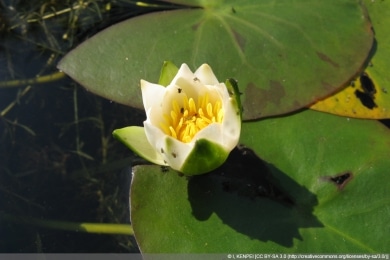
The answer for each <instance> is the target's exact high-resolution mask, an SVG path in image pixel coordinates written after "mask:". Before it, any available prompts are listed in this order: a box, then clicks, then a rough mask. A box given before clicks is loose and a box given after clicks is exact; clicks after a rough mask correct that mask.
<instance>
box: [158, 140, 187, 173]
mask: <svg viewBox="0 0 390 260" xmlns="http://www.w3.org/2000/svg"><path fill="white" fill-rule="evenodd" d="M163 144H164V147H165V148H164V151H165V154H164V155H165V157H164V160H166V161H167V163H168V165H169V166H170V167H171V168H172V169H174V170H177V171H180V169H181V168H182V167H183V164H184V162H185V161H186V160H187V157H188V155H189V154H190V153H191V151H192V149H193V144H191V143H183V142H180V141H179V140H177V139H175V138H173V137H171V136H166V138H165V139H164V142H163Z"/></svg>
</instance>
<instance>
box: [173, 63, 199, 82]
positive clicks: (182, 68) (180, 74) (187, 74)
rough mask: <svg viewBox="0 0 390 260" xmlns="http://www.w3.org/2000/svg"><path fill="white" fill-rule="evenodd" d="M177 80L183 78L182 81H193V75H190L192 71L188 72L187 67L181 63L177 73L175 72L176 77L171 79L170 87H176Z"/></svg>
mask: <svg viewBox="0 0 390 260" xmlns="http://www.w3.org/2000/svg"><path fill="white" fill-rule="evenodd" d="M179 78H184V79H188V80H190V79H192V80H193V79H194V78H195V75H194V73H192V71H191V70H190V68H189V67H188V65H187V64H185V63H183V64H182V65H181V66H180V69H179V71H178V72H177V74H176V76H175V77H174V78H173V80H172V82H171V84H170V85H177V84H176V81H177V80H178V79H179Z"/></svg>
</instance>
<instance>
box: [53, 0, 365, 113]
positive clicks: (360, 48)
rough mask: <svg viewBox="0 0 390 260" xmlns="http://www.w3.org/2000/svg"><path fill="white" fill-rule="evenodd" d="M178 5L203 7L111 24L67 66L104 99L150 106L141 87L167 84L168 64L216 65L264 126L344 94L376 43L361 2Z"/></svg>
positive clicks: (228, 0) (304, 0) (65, 62)
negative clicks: (161, 80)
mask: <svg viewBox="0 0 390 260" xmlns="http://www.w3.org/2000/svg"><path fill="white" fill-rule="evenodd" d="M176 2H179V3H182V4H192V5H193V6H197V7H198V8H188V9H181V10H174V11H165V12H155V13H150V14H147V15H142V16H138V17H135V18H132V19H129V20H128V21H125V22H122V23H120V24H117V25H115V26H112V27H110V28H108V29H106V30H104V31H102V32H101V33H99V34H97V35H96V36H94V37H93V38H91V39H89V40H87V41H86V42H85V43H83V44H81V45H80V46H79V47H77V48H76V49H75V50H73V51H72V52H70V53H69V54H67V55H66V56H65V57H64V59H63V60H62V61H61V62H60V63H59V65H58V68H59V69H61V70H63V71H64V72H65V73H67V74H68V75H70V76H71V77H72V78H74V79H75V80H76V81H78V82H79V83H81V84H82V85H84V86H85V87H86V88H87V89H88V90H90V91H92V92H94V93H96V94H98V95H101V96H103V97H106V98H108V99H110V100H113V101H116V102H119V103H122V104H126V105H129V106H132V107H136V108H140V109H142V99H141V91H140V89H139V81H140V79H145V80H148V81H150V82H158V76H159V72H160V68H161V65H162V64H163V62H164V61H172V62H173V63H175V64H176V65H177V66H179V65H180V64H181V63H187V64H188V65H189V66H190V67H191V69H195V68H197V67H199V66H200V65H201V64H202V63H208V64H209V65H210V66H211V67H212V68H213V70H214V72H215V74H216V75H217V77H218V78H219V79H220V81H221V82H224V81H225V79H226V78H235V79H237V80H238V83H239V87H240V90H241V92H242V93H243V95H242V101H243V107H244V113H243V118H244V119H255V118H260V117H264V116H269V115H275V114H281V113H286V112H290V111H292V110H296V109H298V108H301V107H304V106H307V105H308V104H309V103H312V102H313V101H314V100H318V99H320V98H322V97H324V96H327V95H328V94H329V93H331V92H334V91H336V90H337V89H339V88H340V87H341V86H343V85H345V83H346V82H348V81H349V80H350V79H351V78H352V77H353V76H354V75H356V73H357V71H359V70H360V69H361V67H362V65H363V63H364V61H365V60H366V58H367V56H368V53H369V51H370V49H371V46H372V42H373V35H372V31H371V24H370V22H369V20H368V18H367V16H366V13H365V11H364V8H363V6H362V5H361V3H360V1H358V0H329V1H310V0H301V1H277V0H262V1H258V0H251V1H250V0H246V1H239V2H237V1H233V0H226V1H196V2H193V1H176ZM346 46H347V47H346Z"/></svg>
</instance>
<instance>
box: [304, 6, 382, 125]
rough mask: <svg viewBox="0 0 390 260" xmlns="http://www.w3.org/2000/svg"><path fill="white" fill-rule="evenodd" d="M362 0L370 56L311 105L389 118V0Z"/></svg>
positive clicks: (359, 115)
mask: <svg viewBox="0 0 390 260" xmlns="http://www.w3.org/2000/svg"><path fill="white" fill-rule="evenodd" d="M364 2H365V4H366V6H367V9H368V11H369V14H370V18H371V21H372V25H373V27H374V30H375V40H376V41H375V48H374V50H373V56H372V59H371V60H370V62H369V63H368V66H367V67H366V69H365V72H363V73H362V74H361V75H359V77H358V78H357V79H355V80H353V81H352V82H351V84H350V85H349V86H347V87H346V88H345V89H343V90H341V91H340V92H338V93H336V94H334V95H332V96H330V97H328V98H326V99H324V100H321V101H319V102H316V103H315V104H314V105H312V106H311V107H310V108H311V109H315V110H318V111H323V112H328V113H332V114H337V115H342V116H348V117H355V118H371V119H383V118H390V88H389V87H388V84H389V82H390V74H389V73H388V72H389V70H390V27H389V26H388V25H389V23H390V2H388V1H371V0H366V1H364ZM362 83H363V84H362ZM362 85H363V87H362Z"/></svg>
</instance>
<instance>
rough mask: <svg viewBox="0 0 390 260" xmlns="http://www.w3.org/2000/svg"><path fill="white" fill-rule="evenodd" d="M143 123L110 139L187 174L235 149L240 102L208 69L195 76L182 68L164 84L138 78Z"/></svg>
mask: <svg viewBox="0 0 390 260" xmlns="http://www.w3.org/2000/svg"><path fill="white" fill-rule="evenodd" d="M141 90H142V98H143V104H144V107H145V111H146V115H147V119H146V121H145V122H144V127H143V128H142V127H134V126H133V127H126V128H122V129H118V130H115V131H114V136H116V137H117V138H118V139H120V140H121V141H122V142H124V143H125V144H126V145H127V146H128V147H129V148H131V149H132V150H133V151H134V152H136V153H138V154H139V155H140V156H142V157H144V158H145V159H147V160H149V161H151V162H153V163H156V164H159V165H168V166H170V167H171V168H173V169H175V170H177V171H180V172H182V173H184V174H187V175H195V174H202V173H206V172H209V171H211V170H214V169H215V168H217V167H219V166H220V165H221V164H222V163H223V162H224V161H225V160H226V158H227V157H228V155H229V153H230V151H231V150H232V149H233V148H234V147H235V146H236V145H237V143H238V140H239V137H240V131H241V111H240V107H239V102H237V100H236V98H235V97H234V96H233V95H232V93H229V91H228V89H227V87H226V85H225V84H224V83H219V82H218V80H217V78H216V77H215V75H214V73H213V71H212V70H211V68H210V66H209V65H207V64H203V65H202V66H200V67H199V68H198V69H197V70H196V72H195V73H192V71H191V70H190V69H189V68H188V66H187V65H186V64H183V65H182V66H181V67H180V69H179V71H178V73H177V74H176V76H175V77H174V78H173V80H172V82H171V83H170V84H169V85H168V86H167V87H164V86H161V85H158V84H153V83H150V82H147V81H145V80H141Z"/></svg>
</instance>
